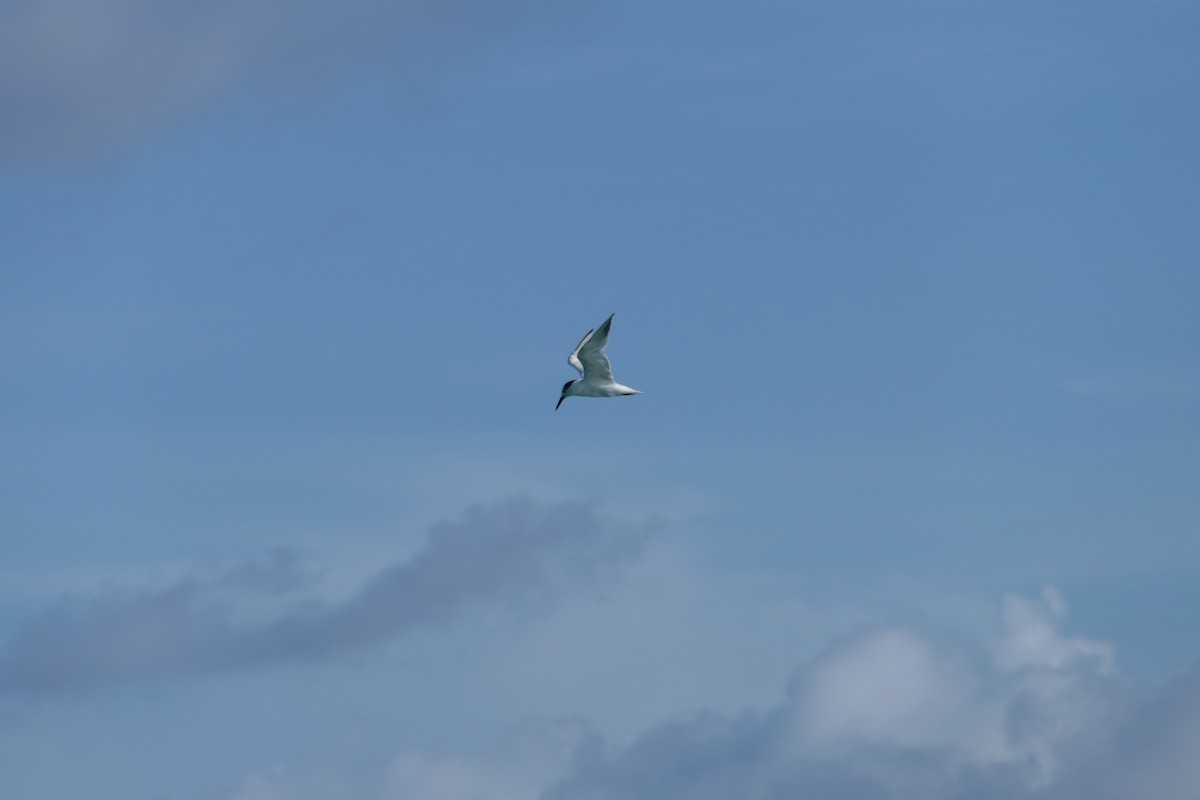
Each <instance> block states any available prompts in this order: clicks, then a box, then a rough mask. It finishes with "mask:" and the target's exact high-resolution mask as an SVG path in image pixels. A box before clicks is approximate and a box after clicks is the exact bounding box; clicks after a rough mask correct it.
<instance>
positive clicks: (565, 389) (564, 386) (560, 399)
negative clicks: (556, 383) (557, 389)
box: [554, 381, 575, 411]
mask: <svg viewBox="0 0 1200 800" xmlns="http://www.w3.org/2000/svg"><path fill="white" fill-rule="evenodd" d="M572 383H575V381H567V382H566V383H564V384H563V388H562V396H561V397H559V398H558V402H557V403H556V404H555V405H554V410H555V411H558V407H559V406H561V405H562V401H563V400H566V399H567V389H569V388H571V384H572Z"/></svg>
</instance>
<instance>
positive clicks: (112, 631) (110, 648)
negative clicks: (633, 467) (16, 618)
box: [0, 499, 649, 693]
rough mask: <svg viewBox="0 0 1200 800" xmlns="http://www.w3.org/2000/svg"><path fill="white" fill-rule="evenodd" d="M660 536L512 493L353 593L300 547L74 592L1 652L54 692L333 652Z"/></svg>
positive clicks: (543, 590)
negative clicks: (136, 586)
mask: <svg viewBox="0 0 1200 800" xmlns="http://www.w3.org/2000/svg"><path fill="white" fill-rule="evenodd" d="M648 535H649V528H648V527H647V526H645V525H626V524H619V523H616V522H614V521H612V520H609V519H607V518H605V517H604V516H602V515H600V514H599V513H598V511H597V510H596V508H595V506H594V505H593V504H590V503H584V502H563V503H556V504H551V505H538V504H535V503H533V502H531V501H529V500H524V499H510V500H506V501H503V502H499V503H495V504H493V505H489V506H476V507H474V508H471V509H470V510H468V511H467V512H466V513H465V514H464V515H463V516H462V517H461V518H459V519H456V520H453V521H449V522H442V523H439V524H437V525H435V526H434V527H433V528H432V530H431V531H430V534H429V538H428V541H427V543H426V545H425V546H424V548H423V549H421V550H420V551H419V552H417V553H416V554H415V555H413V556H412V557H411V558H409V559H407V560H404V561H400V562H397V563H394V564H391V565H389V566H386V567H384V568H383V569H382V570H381V571H380V572H379V573H378V574H377V575H376V576H375V577H374V578H373V579H372V580H370V581H368V582H367V583H366V584H365V585H364V586H363V587H362V588H361V589H360V590H359V591H358V592H356V593H355V594H354V595H352V596H351V597H349V598H348V599H346V600H344V601H342V602H339V603H323V602H320V601H318V600H316V599H314V598H313V596H312V594H311V588H312V580H313V579H312V576H311V575H308V574H306V573H305V572H304V570H302V569H301V568H300V567H299V565H298V564H297V562H296V560H295V559H294V558H293V557H290V556H288V555H286V554H277V555H276V556H274V557H273V558H272V559H270V560H268V561H265V562H255V563H251V564H245V565H242V566H239V567H237V568H235V569H232V570H229V571H227V572H224V573H222V574H221V575H219V576H216V577H215V578H213V577H209V578H188V579H185V580H182V581H179V582H178V583H176V584H174V585H172V586H169V587H167V588H165V589H160V590H156V591H149V592H142V593H129V592H111V593H109V594H107V595H103V596H99V597H93V598H87V599H78V598H76V599H71V600H65V601H63V602H61V603H60V604H59V605H58V606H57V607H54V608H52V609H50V610H48V611H47V612H45V613H44V614H42V615H41V616H39V617H37V618H35V619H33V620H32V621H30V622H29V623H27V624H26V625H25V626H24V627H22V628H20V629H19V630H18V631H17V632H16V633H15V634H14V635H13V636H12V638H11V639H10V641H9V642H8V644H7V647H6V648H5V649H4V650H3V651H2V652H0V691H10V692H11V691H25V692H32V693H54V692H62V691H68V690H72V689H80V688H87V687H90V686H96V685H102V684H107V683H113V682H122V681H130V680H137V679H143V678H160V677H172V676H181V675H189V674H199V673H207V672H217V671H224V670H233V669H239V668H244V667H249V666H254V665H260V664H268V663H273V662H281V661H297V660H315V659H322V658H327V657H331V656H335V655H338V654H340V653H343V652H345V651H347V650H350V649H354V648H358V647H363V646H366V645H369V644H372V643H374V642H378V641H380V640H383V639H386V638H388V637H391V636H395V635H398V634H401V633H404V632H406V631H412V630H414V629H417V628H421V627H424V626H431V625H437V624H440V623H444V622H446V621H447V620H450V619H452V618H454V617H456V616H459V615H461V614H463V613H466V612H468V611H470V610H472V609H476V608H484V607H491V606H493V605H497V604H501V605H504V604H507V605H514V604H516V605H521V604H526V605H528V604H531V603H534V602H542V601H544V600H546V599H547V598H551V597H554V596H556V594H557V593H559V592H562V591H568V590H570V589H572V588H574V587H575V586H576V585H578V584H580V583H583V582H586V581H589V580H592V579H597V578H603V577H604V576H605V575H608V574H610V573H612V572H613V571H614V570H616V569H619V568H620V567H621V566H622V565H623V564H625V563H627V562H628V561H630V560H631V559H633V558H635V557H636V556H637V554H638V553H639V552H640V550H641V547H642V545H643V543H644V542H645V541H646V538H647V537H648ZM306 590H308V591H306ZM247 594H253V595H258V596H262V597H266V598H267V599H268V600H270V601H271V602H269V603H267V605H268V606H271V605H272V603H273V604H274V605H275V608H274V610H271V609H270V608H268V611H267V612H266V613H265V615H264V614H263V612H262V611H261V608H260V609H259V611H258V618H257V619H255V618H253V617H251V618H250V619H247V613H246V609H245V608H239V607H238V602H237V601H238V599H239V598H242V599H244V598H245V596H246V595H247ZM250 610H251V611H253V610H254V609H253V608H252V609H250ZM264 616H265V618H263V617H264Z"/></svg>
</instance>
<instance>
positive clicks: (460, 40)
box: [0, 0, 542, 163]
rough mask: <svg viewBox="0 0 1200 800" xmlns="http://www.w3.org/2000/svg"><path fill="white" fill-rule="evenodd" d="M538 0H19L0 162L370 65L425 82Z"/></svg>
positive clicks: (50, 153) (1, 16) (3, 11)
mask: <svg viewBox="0 0 1200 800" xmlns="http://www.w3.org/2000/svg"><path fill="white" fill-rule="evenodd" d="M539 5H542V4H540V3H538V2H537V0H518V2H513V3H495V2H488V0H450V2H440V3H439V2H430V1H429V0H401V2H395V3H388V2H383V1H382V0H347V2H343V3H338V4H328V3H320V2H316V1H315V0H298V2H292V3H282V2H278V1H277V0H240V1H235V0H218V1H217V2H211V3H203V4H195V3H158V2H153V1H152V0H97V1H95V2H92V1H89V0H38V1H37V2H35V1H34V0H18V2H13V3H5V4H3V6H0V154H2V155H0V158H4V159H5V160H10V161H12V160H17V161H23V162H34V163H58V162H61V161H64V160H65V161H74V160H78V159H82V158H87V157H90V156H93V155H96V154H100V153H106V152H109V151H111V150H113V149H114V148H119V147H121V146H124V145H127V144H130V143H132V142H136V141H138V140H140V139H142V138H143V137H145V136H147V135H149V134H152V133H154V132H156V131H159V130H162V129H164V128H166V127H168V126H170V125H172V124H174V123H176V122H178V121H180V120H181V119H184V118H186V117H187V116H188V115H189V114H192V113H194V112H197V111H199V110H202V109H204V108H206V107H208V106H210V105H211V104H213V103H214V102H216V101H218V100H219V99H221V98H222V97H224V96H226V95H228V94H230V93H231V92H233V91H235V90H237V89H239V88H240V87H244V86H247V85H249V86H254V85H257V86H258V88H260V89H264V88H265V89H266V90H267V91H268V92H274V93H278V91H279V90H281V89H282V90H286V91H289V92H292V91H296V90H298V89H301V87H312V86H321V85H328V84H329V83H330V82H331V81H335V80H337V79H338V78H339V77H341V76H343V75H345V74H347V72H348V71H349V70H353V69H354V68H355V67H360V66H363V65H365V64H371V63H372V61H373V60H374V61H375V62H376V63H377V64H378V65H380V66H382V67H383V68H384V69H385V72H384V73H383V74H384V75H385V76H387V78H386V79H387V80H391V81H392V82H393V83H396V84H402V83H405V82H407V81H411V80H414V79H419V78H418V76H424V77H427V76H428V74H429V73H430V72H431V71H432V70H433V68H434V67H436V66H437V65H439V64H441V63H445V59H447V58H455V57H461V56H462V55H463V54H464V53H465V52H469V51H470V50H472V49H475V48H477V47H479V46H480V45H482V44H484V43H486V42H488V41H490V40H491V39H493V38H495V37H496V36H497V35H499V34H501V33H503V32H505V31H507V30H509V29H510V28H511V27H512V26H513V25H514V24H515V23H516V22H517V21H518V20H520V19H522V17H523V16H524V15H526V14H527V13H529V12H530V11H532V10H534V9H536V8H537V7H538V6H539Z"/></svg>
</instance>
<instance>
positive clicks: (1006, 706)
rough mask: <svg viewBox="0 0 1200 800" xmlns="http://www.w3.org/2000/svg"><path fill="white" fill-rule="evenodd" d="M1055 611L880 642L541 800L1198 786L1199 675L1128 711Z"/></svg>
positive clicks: (1047, 605) (1108, 661)
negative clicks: (765, 701) (976, 632)
mask: <svg viewBox="0 0 1200 800" xmlns="http://www.w3.org/2000/svg"><path fill="white" fill-rule="evenodd" d="M1064 613H1065V610H1064V607H1063V605H1062V603H1061V598H1059V597H1058V595H1057V593H1056V592H1053V591H1052V590H1051V591H1048V592H1047V593H1046V594H1045V596H1044V597H1043V598H1041V599H1039V600H1036V601H1035V600H1029V599H1026V598H1021V597H1010V598H1007V599H1006V601H1005V608H1004V624H1003V630H1002V633H1001V634H1000V635H998V636H995V637H984V640H982V641H977V642H953V641H945V640H944V638H943V637H937V636H935V635H931V634H930V633H929V632H927V631H920V630H914V629H911V628H906V627H891V628H885V629H879V630H873V631H868V632H865V633H862V634H860V635H857V636H854V637H852V638H850V639H847V640H845V641H843V642H841V643H840V644H838V645H837V646H835V647H834V648H832V649H831V650H830V651H829V652H827V653H826V654H825V655H824V656H822V657H821V658H819V659H817V660H816V661H814V662H813V663H811V664H809V665H807V666H805V667H803V668H802V669H801V670H799V672H798V673H797V674H796V675H795V677H794V679H793V681H792V683H791V685H790V687H789V689H788V692H787V696H786V698H785V700H784V702H783V703H782V704H781V705H780V706H778V707H776V708H774V709H771V710H768V711H765V712H746V713H744V714H742V715H740V716H735V717H729V716H725V715H720V714H714V713H698V714H696V715H694V716H691V717H688V718H685V719H680V720H675V721H672V722H669V723H666V724H663V725H661V726H659V727H656V728H654V729H652V730H650V731H648V732H647V733H645V734H643V735H642V736H640V737H638V738H637V739H636V740H634V741H633V742H632V743H630V744H628V745H626V746H621V747H605V746H604V744H603V743H602V742H601V741H600V740H598V739H595V738H594V739H592V740H591V742H590V743H589V744H588V745H586V746H584V747H582V748H580V750H579V751H578V752H577V754H576V756H575V760H574V763H573V766H572V767H571V770H570V774H569V775H568V776H567V777H565V778H564V779H563V780H562V781H560V782H559V783H558V784H557V785H555V786H553V787H551V788H549V789H547V790H546V791H545V792H544V793H543V794H542V795H541V796H542V797H543V798H544V800H584V798H586V799H587V800H608V799H609V798H613V799H614V800H615V798H622V800H639V799H640V798H647V799H648V798H655V799H656V800H673V798H680V800H682V798H688V800H706V799H707V798H712V800H717V798H729V797H738V798H744V799H745V800H783V798H808V797H813V798H817V797H837V798H842V799H843V800H988V799H989V798H995V800H1000V799H1001V798H1004V799H1005V800H1014V799H1018V798H1027V799H1028V800H1035V799H1037V800H1083V798H1105V799H1107V800H1118V798H1120V799H1122V800H1133V798H1141V797H1155V798H1158V799H1159V800H1186V798H1194V797H1195V796H1196V795H1195V787H1196V786H1200V766H1198V762H1197V759H1196V758H1195V754H1196V753H1197V752H1200V671H1193V672H1192V673H1191V674H1190V675H1188V676H1186V677H1185V678H1183V679H1181V680H1180V681H1178V682H1176V683H1174V684H1172V685H1170V686H1168V687H1166V688H1165V689H1164V690H1163V691H1162V692H1161V694H1160V695H1159V696H1158V697H1157V698H1156V699H1154V700H1152V701H1149V702H1146V701H1143V702H1137V701H1136V698H1135V697H1134V695H1133V693H1132V692H1131V690H1130V688H1129V687H1128V685H1126V684H1125V683H1124V682H1122V681H1121V680H1120V679H1119V678H1117V677H1116V676H1115V674H1114V673H1113V670H1112V657H1113V651H1112V648H1111V647H1110V646H1109V645H1106V644H1104V643H1101V642H1096V641H1091V640H1086V639H1079V638H1070V637H1064V636H1062V635H1061V634H1060V633H1059V632H1058V630H1057V625H1058V623H1059V622H1060V621H1061V618H1062V616H1063V614H1064Z"/></svg>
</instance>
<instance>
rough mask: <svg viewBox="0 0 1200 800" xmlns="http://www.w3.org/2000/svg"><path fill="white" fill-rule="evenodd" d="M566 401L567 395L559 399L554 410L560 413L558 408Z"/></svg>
mask: <svg viewBox="0 0 1200 800" xmlns="http://www.w3.org/2000/svg"><path fill="white" fill-rule="evenodd" d="M566 399H567V396H566V395H565V394H564V395H563V396H562V397H560V398H558V402H557V403H555V404H554V410H555V411H558V407H559V406H561V405H562V401H563V400H566Z"/></svg>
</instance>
